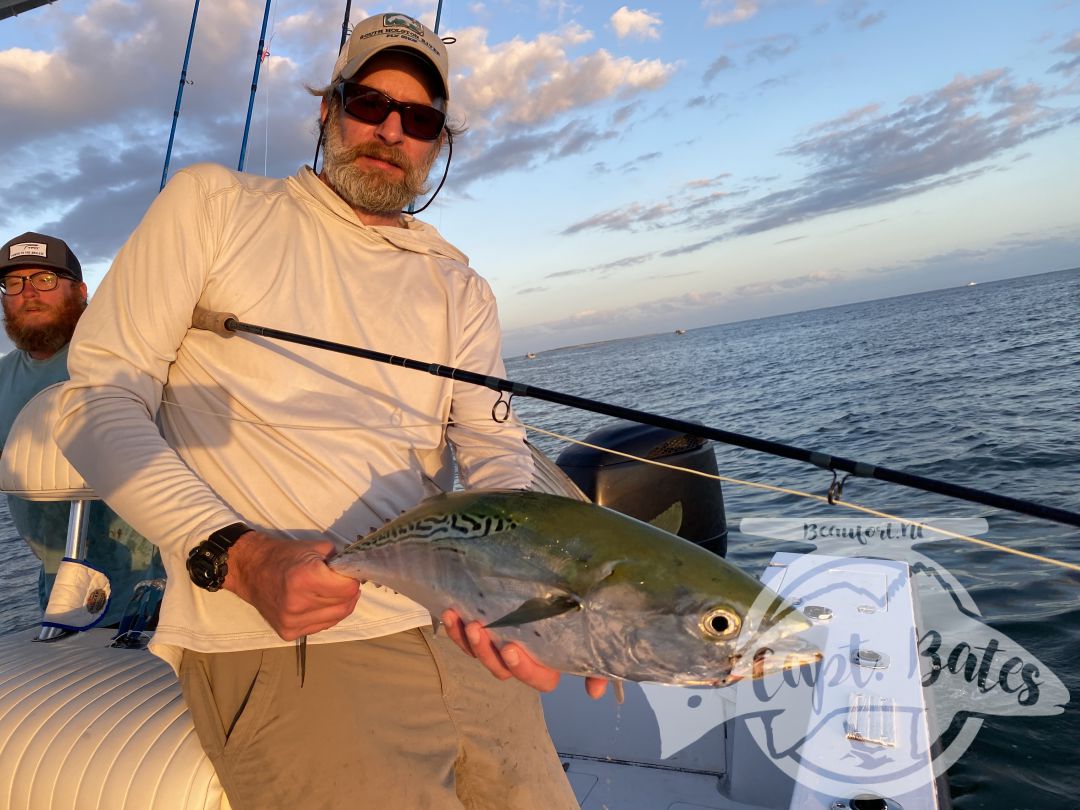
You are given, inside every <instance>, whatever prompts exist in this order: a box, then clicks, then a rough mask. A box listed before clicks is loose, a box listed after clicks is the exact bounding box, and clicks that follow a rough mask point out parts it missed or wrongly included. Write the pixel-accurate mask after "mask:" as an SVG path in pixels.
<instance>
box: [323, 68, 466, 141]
mask: <svg viewBox="0 0 1080 810" xmlns="http://www.w3.org/2000/svg"><path fill="white" fill-rule="evenodd" d="M338 92H339V93H340V94H341V107H342V109H344V110H345V112H347V113H348V114H349V115H351V116H352V117H353V118H356V119H358V120H360V121H363V122H364V123H365V124H381V123H382V122H383V121H385V120H386V119H387V117H388V116H389V115H390V113H392V112H396V113H398V114H399V115H400V116H401V129H402V131H404V133H405V134H406V135H408V136H409V137H410V138H416V139H417V140H421V141H433V140H435V139H436V138H438V137H439V134H440V133H441V132H442V131H443V126H444V125H445V124H446V115H445V114H444V113H443V112H442V111H441V110H436V109H435V108H434V107H429V106H428V105H426V104H412V103H410V104H405V103H403V102H400V101H397V100H396V99H392V98H390V96H388V95H386V94H385V93H383V92H381V91H379V90H376V89H375V88H374V87H368V86H367V85H364V84H353V83H349V82H342V83H341V84H340V85H338Z"/></svg>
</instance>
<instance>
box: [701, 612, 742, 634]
mask: <svg viewBox="0 0 1080 810" xmlns="http://www.w3.org/2000/svg"><path fill="white" fill-rule="evenodd" d="M741 626H742V620H741V619H740V618H739V617H738V615H737V614H735V613H732V612H731V611H730V610H728V609H727V608H714V609H712V610H710V611H709V612H708V613H706V614H705V615H704V616H702V617H701V630H702V632H703V633H705V635H706V636H708V637H710V638H715V639H729V638H734V637H735V636H737V635H738V634H739V628H740V627H741Z"/></svg>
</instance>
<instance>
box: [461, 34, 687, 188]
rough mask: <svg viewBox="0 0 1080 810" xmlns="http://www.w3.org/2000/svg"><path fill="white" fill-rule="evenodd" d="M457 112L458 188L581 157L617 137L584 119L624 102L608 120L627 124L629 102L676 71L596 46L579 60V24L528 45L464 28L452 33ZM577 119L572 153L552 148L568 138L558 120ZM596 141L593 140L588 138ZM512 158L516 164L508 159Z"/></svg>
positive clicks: (583, 40) (585, 39)
mask: <svg viewBox="0 0 1080 810" xmlns="http://www.w3.org/2000/svg"><path fill="white" fill-rule="evenodd" d="M454 34H455V36H456V37H457V39H458V42H457V44H456V45H455V46H454V47H455V48H456V49H457V50H456V51H455V56H456V55H457V54H458V53H460V54H461V58H460V59H458V60H457V61H455V63H454V64H455V71H456V75H455V78H454V83H455V84H454V87H455V90H454V102H453V107H454V111H455V114H457V115H458V116H460V117H463V118H464V120H465V121H466V122H467V124H468V126H469V137H468V139H467V142H466V144H465V147H464V149H463V150H462V153H461V158H462V166H459V171H458V172H456V173H455V180H456V182H457V183H458V184H459V185H464V184H467V183H469V182H471V181H473V180H476V179H478V178H480V177H486V176H490V175H492V174H496V173H501V172H504V171H509V170H511V169H513V168H519V169H520V168H527V167H530V166H534V165H536V164H538V163H539V162H542V161H543V160H547V159H551V158H553V157H562V156H566V155H568V154H578V153H580V152H582V151H587V150H588V149H590V148H591V147H592V146H594V145H595V144H596V143H599V142H601V141H602V140H606V139H608V138H610V137H614V135H615V132H614V131H602V130H598V129H597V128H596V127H595V125H592V124H586V123H585V122H584V119H583V118H582V117H581V116H583V115H584V114H585V113H586V112H588V111H590V110H592V109H593V108H596V107H599V106H601V105H605V104H610V103H612V102H620V101H621V102H622V104H621V105H620V106H619V107H618V108H616V109H615V111H614V112H613V115H612V120H613V124H614V125H618V126H625V121H626V118H628V117H629V116H630V114H631V112H632V111H633V105H634V101H633V99H634V97H635V96H637V95H639V94H642V93H648V92H652V91H655V90H658V89H660V88H661V87H663V86H664V85H666V84H667V82H668V80H669V79H670V78H671V76H672V75H674V73H675V71H676V69H677V66H676V65H675V64H670V63H665V62H663V61H662V60H659V59H640V60H635V59H631V58H630V57H625V56H614V55H612V54H611V53H610V52H608V51H607V50H605V49H603V48H600V49H597V50H593V51H590V52H586V53H583V54H581V55H575V54H574V51H576V50H578V49H581V48H583V47H585V46H586V45H587V44H588V43H589V42H590V40H591V39H592V34H591V33H590V32H588V31H586V30H585V29H583V28H581V27H580V26H577V25H569V26H565V27H563V28H562V29H560V30H559V31H557V32H554V33H543V34H540V35H538V36H537V37H536V38H534V39H532V40H523V39H520V38H514V39H512V40H509V41H507V42H502V43H497V44H494V45H492V44H489V43H488V41H487V32H486V31H485V30H483V29H480V28H469V29H465V30H463V31H456V32H454ZM572 116H577V117H578V118H577V119H576V120H575V121H574V122H573V123H572V125H571V128H572V130H574V132H576V134H577V135H578V136H579V137H578V139H577V140H576V141H575V142H574V144H573V145H571V146H570V147H569V148H566V147H565V145H564V144H560V145H557V146H554V147H553V146H551V145H550V144H549V143H548V139H549V138H550V137H552V133H558V134H559V137H562V138H570V137H572V135H573V134H574V133H573V132H570V131H567V130H566V129H565V127H566V126H567V125H566V124H563V121H565V119H566V118H567V117H572ZM590 135H592V136H594V140H592V141H589V140H587V139H588V137H589V136H590ZM511 154H512V155H513V157H514V160H515V161H516V163H513V164H512V163H510V162H508V161H507V160H506V158H507V156H508V155H511Z"/></svg>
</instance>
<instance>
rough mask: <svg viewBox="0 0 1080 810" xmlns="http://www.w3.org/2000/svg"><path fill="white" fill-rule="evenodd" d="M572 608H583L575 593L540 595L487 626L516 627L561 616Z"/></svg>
mask: <svg viewBox="0 0 1080 810" xmlns="http://www.w3.org/2000/svg"><path fill="white" fill-rule="evenodd" d="M571 610H581V600H580V599H578V598H577V597H576V596H574V595H573V594H569V593H559V594H550V595H548V596H538V597H536V598H535V599H529V600H527V601H525V602H522V603H521V604H520V605H519V606H518V607H517V608H515V609H514V610H512V611H510V612H509V613H507V614H506V615H505V616H503V617H502V618H501V619H496V620H495V621H493V622H491V623H490V624H489V625H487V626H488V627H516V626H517V625H519V624H529V623H530V622H538V621H540V620H541V619H550V618H551V617H553V616H561V615H562V614H563V613H569V612H570V611H571Z"/></svg>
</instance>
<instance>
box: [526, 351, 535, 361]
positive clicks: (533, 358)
mask: <svg viewBox="0 0 1080 810" xmlns="http://www.w3.org/2000/svg"><path fill="white" fill-rule="evenodd" d="M525 359H526V360H535V359H536V352H529V353H528V354H526V355H525Z"/></svg>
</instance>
